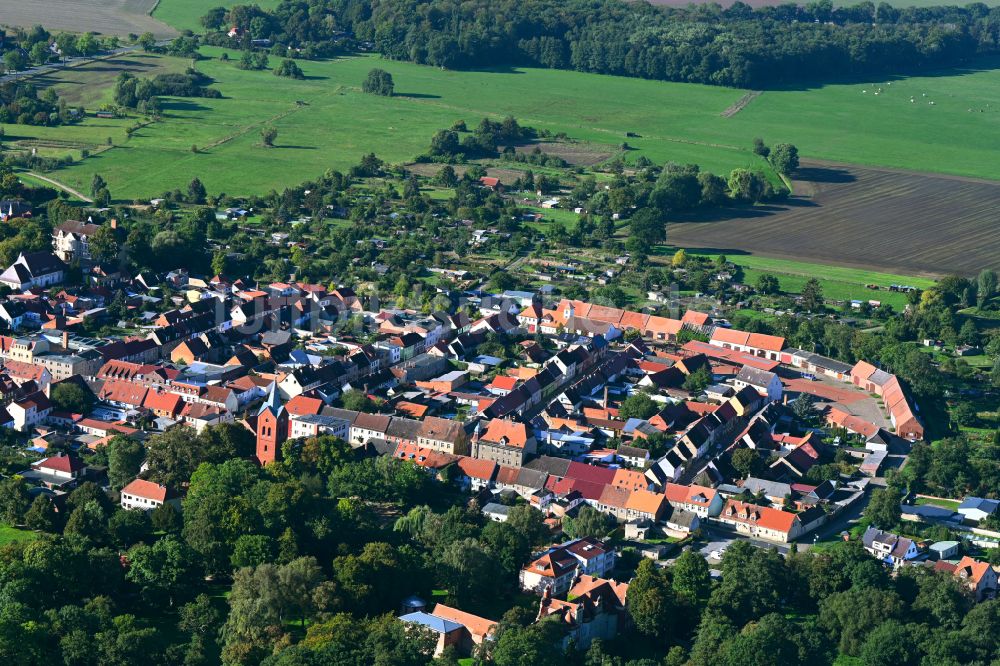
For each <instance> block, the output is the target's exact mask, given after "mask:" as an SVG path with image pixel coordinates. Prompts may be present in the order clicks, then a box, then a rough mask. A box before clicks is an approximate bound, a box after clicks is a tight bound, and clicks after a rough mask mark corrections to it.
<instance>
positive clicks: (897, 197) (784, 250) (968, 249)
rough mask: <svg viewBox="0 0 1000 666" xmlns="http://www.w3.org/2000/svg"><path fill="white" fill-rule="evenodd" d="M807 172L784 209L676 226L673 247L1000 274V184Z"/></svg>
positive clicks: (854, 171)
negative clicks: (999, 222) (999, 225)
mask: <svg viewBox="0 0 1000 666" xmlns="http://www.w3.org/2000/svg"><path fill="white" fill-rule="evenodd" d="M800 171H801V173H800V174H798V176H797V177H796V180H795V181H794V183H793V184H794V187H795V191H796V193H797V194H796V196H794V197H792V198H791V199H790V200H789V201H787V202H786V203H784V204H779V205H772V206H758V207H755V208H744V209H734V210H729V211H723V212H721V213H719V214H717V215H710V214H709V215H703V216H700V217H689V218H686V219H682V220H678V221H676V222H672V223H671V224H670V226H669V228H668V232H667V233H668V237H669V239H670V242H671V243H672V244H674V245H678V246H681V247H694V248H711V250H709V252H711V253H712V254H718V253H720V252H722V253H725V254H727V255H730V254H732V255H733V256H734V260H736V257H735V255H736V254H739V252H740V251H744V252H750V253H752V254H754V255H763V256H767V257H775V258H779V259H789V260H793V261H809V262H816V263H820V264H836V265H841V266H849V267H853V268H861V269H866V270H875V271H879V272H885V273H893V272H898V273H902V274H910V275H913V274H917V275H926V276H938V275H944V274H948V273H960V274H964V275H975V274H976V273H978V272H979V270H980V269H982V268H994V269H998V268H1000V237H998V236H997V234H996V215H995V211H996V210H997V208H998V207H1000V183H992V182H988V181H981V180H974V179H963V178H956V177H950V176H935V175H929V174H918V173H909V172H900V171H893V170H889V169H870V168H864V167H855V166H831V165H829V164H816V163H808V162H806V163H804V164H803V169H801V170H800ZM862 279H864V280H866V281H867V280H868V278H867V277H866V278H862ZM872 281H873V282H877V281H876V280H872ZM910 283H911V284H912V281H910ZM914 286H920V285H914ZM853 298H860V296H853ZM868 298H874V297H873V296H868Z"/></svg>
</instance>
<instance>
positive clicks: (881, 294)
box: [666, 229, 934, 311]
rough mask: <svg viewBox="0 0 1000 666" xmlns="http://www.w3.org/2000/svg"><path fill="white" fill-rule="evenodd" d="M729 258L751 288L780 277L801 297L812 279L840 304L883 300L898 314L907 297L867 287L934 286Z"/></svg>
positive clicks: (867, 274)
mask: <svg viewBox="0 0 1000 666" xmlns="http://www.w3.org/2000/svg"><path fill="white" fill-rule="evenodd" d="M668 233H669V229H668ZM674 249H675V248H670V249H669V250H667V251H666V256H669V254H670V253H671V252H673V251H674ZM685 251H686V252H687V253H688V254H690V255H696V256H707V257H711V258H713V259H714V258H715V257H716V256H717V255H715V254H710V253H706V252H700V251H698V250H685ZM728 259H729V260H730V261H732V262H733V263H735V264H737V265H739V266H740V267H741V268H742V269H743V282H744V283H745V284H749V285H751V286H752V285H754V284H755V283H756V282H757V278H758V277H759V276H760V275H762V274H765V273H767V274H769V275H773V276H774V277H776V278H778V283H779V284H780V286H781V290H782V291H783V292H785V293H787V294H798V293H800V292H801V291H802V287H803V286H805V283H806V282H807V281H808V280H809V278H816V279H817V280H819V282H820V285H821V286H822V287H823V296H824V297H826V298H829V299H833V300H838V301H849V300H863V301H869V300H875V301H881V302H883V303H886V304H888V305H891V306H892V307H893V308H895V309H896V310H897V311H898V310H902V309H903V308H904V307H905V306H906V294H903V293H899V292H892V291H885V290H883V289H880V290H873V289H868V287H867V285H869V284H875V285H878V286H880V287H888V286H889V285H893V284H900V285H909V286H911V287H917V288H919V289H926V288H927V287H930V286H932V285H933V284H934V280H931V279H928V278H921V277H912V276H908V275H900V274H896V273H881V272H878V271H868V270H864V269H855V268H847V267H844V266H830V265H826V264H813V263H808V262H804V261H791V260H788V259H774V258H771V257H762V256H758V255H753V254H739V255H732V256H729V257H728Z"/></svg>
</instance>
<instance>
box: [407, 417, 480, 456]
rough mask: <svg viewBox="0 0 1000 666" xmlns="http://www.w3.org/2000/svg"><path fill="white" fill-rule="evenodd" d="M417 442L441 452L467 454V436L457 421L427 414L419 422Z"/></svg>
mask: <svg viewBox="0 0 1000 666" xmlns="http://www.w3.org/2000/svg"><path fill="white" fill-rule="evenodd" d="M417 444H418V445H420V446H422V447H426V448H429V449H434V450H435V451H441V452H442V453H450V454H452V455H458V456H466V455H469V438H468V436H467V435H466V432H465V427H464V426H463V425H462V423H460V422H459V421H453V420H451V419H443V418H440V417H437V416H428V417H427V418H425V419H424V420H423V421H421V422H420V430H419V431H418V432H417Z"/></svg>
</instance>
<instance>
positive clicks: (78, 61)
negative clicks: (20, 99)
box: [0, 39, 171, 84]
mask: <svg viewBox="0 0 1000 666" xmlns="http://www.w3.org/2000/svg"><path fill="white" fill-rule="evenodd" d="M170 41H171V40H169V39H161V40H159V41H158V42H156V45H157V46H165V45H167V44H169V43H170ZM138 50H139V46H138V45H137V44H133V45H132V46H122V47H120V48H117V49H115V50H114V51H106V52H104V53H99V54H98V55H95V56H77V57H75V58H65V59H64V60H62V61H61V62H53V63H49V64H47V65H37V66H35V67H30V68H28V69H25V70H22V71H20V72H10V73H7V74H4V75H3V76H0V84H4V83H9V82H11V81H17V80H19V79H30V78H33V77H35V76H42V75H43V74H51V73H53V72H59V71H62V70H64V69H66V68H68V67H80V66H82V65H86V64H88V63H91V62H95V61H98V60H107V59H108V58H117V57H118V56H121V55H125V54H126V53H132V52H133V51H138Z"/></svg>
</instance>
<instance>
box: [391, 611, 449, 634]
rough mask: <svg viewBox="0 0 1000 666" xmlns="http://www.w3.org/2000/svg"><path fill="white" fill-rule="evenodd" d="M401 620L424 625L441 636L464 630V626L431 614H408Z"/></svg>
mask: <svg viewBox="0 0 1000 666" xmlns="http://www.w3.org/2000/svg"><path fill="white" fill-rule="evenodd" d="M399 619H400V620H402V621H403V622H410V623H413V624H422V625H423V626H425V627H427V628H428V629H430V630H432V631H436V632H437V633H439V634H450V633H451V632H453V631H456V630H458V629H461V628H462V625H460V624H459V623H458V622H453V621H451V620H446V619H444V618H443V617H437V616H436V615H431V614H430V613H422V612H416V613H407V614H406V615H403V616H402V617H400V618H399Z"/></svg>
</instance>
